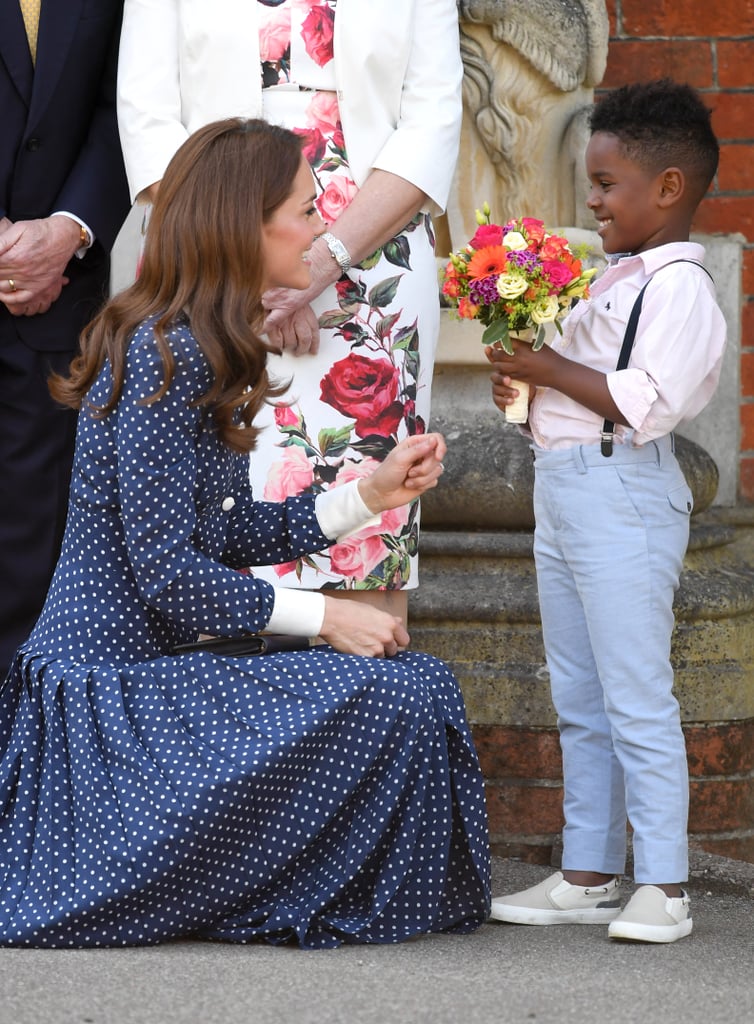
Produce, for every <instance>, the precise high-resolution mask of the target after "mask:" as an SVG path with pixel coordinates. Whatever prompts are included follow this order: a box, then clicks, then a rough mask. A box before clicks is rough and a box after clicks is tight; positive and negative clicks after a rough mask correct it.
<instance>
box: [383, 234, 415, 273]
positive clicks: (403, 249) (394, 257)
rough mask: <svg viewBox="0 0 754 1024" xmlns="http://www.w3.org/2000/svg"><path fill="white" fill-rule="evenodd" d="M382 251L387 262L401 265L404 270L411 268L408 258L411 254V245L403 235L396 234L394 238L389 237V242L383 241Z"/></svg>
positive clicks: (397, 265)
mask: <svg viewBox="0 0 754 1024" xmlns="http://www.w3.org/2000/svg"><path fill="white" fill-rule="evenodd" d="M382 251H383V252H384V254H385V259H386V260H387V261H388V263H392V264H393V266H396V267H403V269H404V270H410V269H411V264H410V263H409V259H408V258H409V256H410V255H411V246H410V245H409V241H408V239H407V238H406V236H405V235H398V236H397V237H396V238H391V239H390V241H389V242H385V244H384V245H383V247H382Z"/></svg>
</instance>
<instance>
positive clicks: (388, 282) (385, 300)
mask: <svg viewBox="0 0 754 1024" xmlns="http://www.w3.org/2000/svg"><path fill="white" fill-rule="evenodd" d="M402 277H403V274H397V275H396V276H395V277H386V278H385V280H384V281H380V283H379V284H376V285H375V286H374V288H371V289H370V291H369V294H368V296H367V301H368V302H369V305H370V306H371V307H372V309H382V307H383V306H389V305H390V303H391V302H392V301H393V299H394V298H395V293H396V292H397V291H398V285H399V284H400V283H401V278H402Z"/></svg>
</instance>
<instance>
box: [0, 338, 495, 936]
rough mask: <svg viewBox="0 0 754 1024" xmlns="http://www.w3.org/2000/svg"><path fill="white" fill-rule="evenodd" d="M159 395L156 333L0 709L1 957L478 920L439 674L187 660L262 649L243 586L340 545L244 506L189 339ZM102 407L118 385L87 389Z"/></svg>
mask: <svg viewBox="0 0 754 1024" xmlns="http://www.w3.org/2000/svg"><path fill="white" fill-rule="evenodd" d="M169 343H170V345H171V348H172V351H173V354H174V356H175V359H176V373H175V377H174V380H173V382H172V384H171V386H170V388H169V390H168V392H167V394H166V395H165V397H164V398H163V399H161V400H159V401H156V402H152V403H149V404H145V403H144V401H143V399H144V398H145V397H147V396H149V395H150V394H153V393H154V391H155V390H156V388H157V387H158V386H159V385H160V383H161V381H162V365H161V362H160V361H159V359H158V357H157V353H156V347H155V343H154V338H153V333H152V329H151V326H150V324H149V323H146V324H145V325H143V326H142V328H140V330H139V331H138V332H137V333H136V335H135V337H134V339H133V341H132V343H131V346H130V348H129V353H128V358H127V373H126V379H125V384H124V388H123V394H122V396H121V399H120V401H119V403H118V405H117V407H116V409H115V410H114V411H113V412H112V413H111V414H109V415H108V416H106V417H103V418H96V417H94V416H93V415H91V413H90V412H88V411H86V410H82V413H81V415H80V417H79V434H78V442H77V454H76V464H75V468H74V479H73V484H72V489H71V503H70V512H69V517H68V524H67V531H66V537H65V541H64V547H63V552H62V555H61V559H60V562H59V564H58V568H57V571H56V573H55V577H54V579H53V582H52V585H51V588H50V592H49V595H48V598H47V602H46V604H45V607H44V610H43V612H42V615H41V617H40V619H39V622H38V623H37V625H36V627H35V629H34V632H33V633H32V635H31V637H30V638H29V640H28V641H27V642H26V643H25V644H24V645H23V646H22V647H21V649H20V650H19V652H18V654H17V656H16V660H15V664H14V667H13V669H12V670H11V673H10V675H9V676H8V678H7V680H6V681H5V683H4V684H3V686H2V689H1V690H0V944H1V945H6V946H38V947H80V946H120V945H124V946H125V945H142V944H149V943H154V942H159V941H161V940H164V939H167V938H171V937H176V936H185V935H192V936H200V937H207V938H216V939H223V940H228V941H235V942H247V941H251V940H254V939H258V938H261V939H265V940H267V941H269V942H276V943H277V942H296V943H298V944H300V945H301V946H303V947H307V948H322V947H330V946H336V945H338V944H340V943H343V942H350V943H354V942H396V941H400V940H401V939H406V938H408V937H409V936H411V935H415V934H418V933H421V932H427V931H440V930H453V931H468V930H471V929H473V928H475V927H477V926H478V925H479V924H480V923H481V922H482V921H483V920H484V919H485V917H486V914H487V910H488V905H489V854H488V845H487V832H486V816H485V807H484V799H483V790H482V780H481V776H480V772H479V765H478V761H477V758H476V754H475V752H474V748H473V745H472V741H471V737H470V735H469V730H468V726H467V723H466V719H465V713H464V707H463V701H462V697H461V694H460V692H459V689H458V686H457V684H456V682H455V680H454V679H453V677H452V675H451V674H450V672H449V671H448V669H447V668H446V667H445V665H443V664H442V663H441V662H439V661H437V660H435V659H433V658H430V657H428V656H427V655H423V654H414V653H404V654H401V655H399V656H398V657H396V658H394V659H386V660H382V659H371V658H362V657H354V656H347V655H342V654H339V653H337V652H336V651H334V650H333V649H332V648H330V647H327V646H322V647H319V648H317V649H313V650H309V651H301V652H292V653H284V654H276V655H268V656H265V657H256V658H254V657H250V658H234V657H219V656H217V655H212V654H209V653H206V652H202V653H191V654H184V655H181V656H171V655H170V653H169V652H170V650H171V649H172V648H173V646H174V645H175V644H176V643H180V642H182V641H188V640H192V639H195V638H196V637H197V636H198V635H199V634H200V633H211V634H216V635H225V636H232V635H237V634H240V633H243V632H246V631H253V630H258V629H262V628H264V626H265V624H266V623H267V621H268V618H269V615H270V612H271V609H272V606H273V590H272V588H271V586H270V585H269V584H267V583H265V582H263V581H259V580H255V579H253V578H252V577H250V576H248V575H244V574H242V573H239V572H236V571H235V567H241V566H244V565H248V564H254V563H257V564H262V563H268V562H275V561H281V562H282V561H289V560H291V559H292V558H294V557H297V556H298V555H299V554H300V553H303V552H308V551H314V550H317V549H319V548H323V547H325V546H326V545H327V543H328V542H329V541H328V538H326V537H324V536H323V535H322V534H321V532H320V530H319V527H318V526H317V520H316V518H315V516H314V513H313V505H312V499H311V498H310V497H299V498H294V499H290V500H289V501H287V502H286V503H285V504H284V505H280V504H272V503H265V502H256V503H253V502H252V500H251V495H250V492H249V485H248V474H247V460H246V458H244V457H242V456H236V455H234V454H232V453H230V452H229V451H228V450H227V449H226V448H225V447H224V446H222V445H221V444H220V443H219V441H218V439H217V437H216V435H215V433H214V432H213V429H212V424H211V422H210V421H208V420H207V418H206V415H205V414H204V413H203V412H202V411H201V410H200V409H197V408H196V407H195V406H193V405H192V399H193V398H194V397H195V396H197V395H198V394H200V393H201V392H202V391H203V390H205V389H206V386H207V383H208V380H209V377H208V369H207V366H206V363H205V362H204V361H203V359H202V358H201V356H200V353H199V350H198V348H197V346H196V343H195V341H194V339H193V337H192V335H191V333H190V331H189V329H188V326H187V324H185V323H179V324H177V325H176V326H175V327H174V328H173V330H172V331H171V333H170V336H169ZM109 391H110V378H109V372H108V370H107V368H106V369H105V370H103V372H102V374H101V375H100V378H99V380H98V381H97V382H96V384H95V385H94V387H93V389H92V393H91V398H92V401H93V402H95V403H98V402H102V401H103V400H104V399H105V398H106V397H107V396H108V395H109Z"/></svg>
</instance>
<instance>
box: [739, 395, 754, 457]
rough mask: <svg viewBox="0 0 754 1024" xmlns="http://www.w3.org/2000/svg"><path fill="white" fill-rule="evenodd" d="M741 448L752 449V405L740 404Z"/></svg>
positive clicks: (753, 426)
mask: <svg viewBox="0 0 754 1024" xmlns="http://www.w3.org/2000/svg"><path fill="white" fill-rule="evenodd" d="M740 413H741V450H742V451H745V452H750V451H754V405H742V406H741V410H740Z"/></svg>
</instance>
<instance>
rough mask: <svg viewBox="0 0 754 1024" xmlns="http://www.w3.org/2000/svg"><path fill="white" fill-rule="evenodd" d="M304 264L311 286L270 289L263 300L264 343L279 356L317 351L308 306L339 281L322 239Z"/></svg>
mask: <svg viewBox="0 0 754 1024" xmlns="http://www.w3.org/2000/svg"><path fill="white" fill-rule="evenodd" d="M307 262H308V264H309V273H310V279H311V282H310V284H309V287H308V288H305V289H301V290H300V289H297V288H270V289H268V291H266V292H265V293H264V295H263V296H262V305H263V306H264V308H265V310H266V311H267V316H266V318H265V321H264V326H263V330H264V333H265V334H266V335H267V340H268V341H269V343H270V344H271V345H272V346H273V347H274V348H276V349H279V350H280V351H281V352H291V353H292V354H293V355H297V356H301V355H304V353H306V352H309V353H310V354H311V355H316V354H317V352H318V351H319V322H318V320H317V315H316V313H315V312H314V310H313V309H312V307H311V303H312V302H313V301H314V300H315V299H316V298H317V297H318V296H319V295H321V294H322V292H323V291H324V290H325V288H327V287H328V286H329V285H331V284H335V282H336V281H337V280H338V279H339V278H340V267H339V266H338V264H337V263H336V262H335V260H334V259H333V258H332V256H331V255H330V250H329V249H328V248H327V246H326V245H325V243H324V242H323V241H322V240H321V239H319V238H318V239H315V241H314V244H313V245H312V247H311V249H310V250H309V253H308V258H307Z"/></svg>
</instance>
